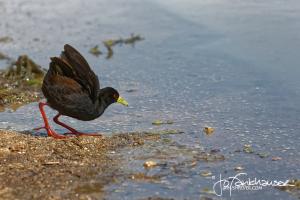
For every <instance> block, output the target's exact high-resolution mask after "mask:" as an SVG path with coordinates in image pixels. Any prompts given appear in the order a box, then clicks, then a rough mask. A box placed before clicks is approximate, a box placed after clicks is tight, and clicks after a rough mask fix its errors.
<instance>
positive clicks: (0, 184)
mask: <svg viewBox="0 0 300 200" xmlns="http://www.w3.org/2000/svg"><path fill="white" fill-rule="evenodd" d="M0 134H1V137H0V199H14V200H15V199H22V200H23V199H95V198H96V199H99V198H101V196H102V195H103V192H102V187H103V186H104V185H106V184H108V183H109V182H112V181H113V180H114V177H115V176H117V172H118V168H119V167H118V166H119V165H120V162H121V161H120V159H118V158H116V157H117V156H114V158H112V157H111V156H109V155H108V154H107V153H108V152H109V151H112V150H113V151H116V150H118V149H120V148H122V147H130V146H138V145H142V144H143V139H141V136H139V134H122V135H116V136H112V137H70V138H67V139H63V140H57V139H53V138H50V137H40V136H39V137H38V136H32V135H26V134H20V133H16V132H12V131H0ZM99 177H101V178H99ZM93 195H95V197H93Z"/></svg>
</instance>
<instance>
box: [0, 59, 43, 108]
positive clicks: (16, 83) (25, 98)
mask: <svg viewBox="0 0 300 200" xmlns="http://www.w3.org/2000/svg"><path fill="white" fill-rule="evenodd" d="M44 75H45V70H44V69H42V67H41V66H39V65H38V64H36V63H35V62H34V61H33V60H32V59H30V58H29V57H28V56H27V55H22V56H19V57H18V59H17V61H13V62H11V64H10V65H9V66H8V67H7V69H5V70H3V71H0V112H1V111H4V110H5V109H6V108H10V109H12V110H16V109H17V108H19V107H20V106H22V105H25V104H28V103H31V102H35V101H38V100H40V99H41V98H43V95H42V92H41V85H42V82H43V78H44Z"/></svg>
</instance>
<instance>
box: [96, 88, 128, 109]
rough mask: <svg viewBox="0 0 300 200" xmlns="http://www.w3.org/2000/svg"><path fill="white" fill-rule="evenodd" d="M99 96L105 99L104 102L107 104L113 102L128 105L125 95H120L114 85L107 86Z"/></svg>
mask: <svg viewBox="0 0 300 200" xmlns="http://www.w3.org/2000/svg"><path fill="white" fill-rule="evenodd" d="M99 98H101V99H102V100H104V102H105V103H106V104H107V105H110V104H112V103H119V104H122V105H124V106H128V103H127V101H126V100H125V99H124V98H123V97H120V95H119V92H118V91H117V90H116V89H114V88H112V87H106V88H103V89H101V90H100V94H99Z"/></svg>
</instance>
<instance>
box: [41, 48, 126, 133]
mask: <svg viewBox="0 0 300 200" xmlns="http://www.w3.org/2000/svg"><path fill="white" fill-rule="evenodd" d="M42 91H43V94H44V96H45V97H46V99H47V103H43V102H40V103H39V109H40V111H41V114H42V117H43V120H44V123H45V125H44V126H43V127H40V128H36V129H35V130H39V129H42V128H45V129H46V131H47V134H48V136H51V137H54V138H65V137H67V136H66V135H69V134H71V135H75V136H82V135H88V136H101V134H97V133H92V134H91V133H82V132H79V131H77V130H75V129H74V128H72V127H70V126H68V125H66V124H64V123H62V122H61V121H59V117H60V116H61V115H65V116H69V117H72V118H75V119H78V120H83V121H89V120H93V119H96V118H98V117H100V116H101V115H102V114H103V112H104V111H105V109H106V108H107V107H108V106H109V105H111V104H112V103H116V102H117V103H120V104H122V105H125V106H128V103H127V101H126V100H125V99H124V98H122V97H120V96H119V92H118V91H117V90H116V89H114V88H112V87H106V88H102V89H100V83H99V80H98V77H97V75H96V74H95V73H94V72H93V71H92V69H91V68H90V66H89V64H88V63H87V61H86V60H85V59H84V57H83V56H82V55H81V54H80V53H79V52H78V51H77V50H76V49H75V48H73V47H72V46H71V45H68V44H66V45H65V46H64V51H63V52H62V53H61V55H60V57H52V58H51V62H50V65H49V70H48V72H47V74H46V76H45V78H44V81H43V85H42ZM45 105H48V106H50V107H51V108H53V109H54V110H57V111H58V114H57V115H56V116H55V117H54V118H53V121H54V122H55V123H57V124H59V125H61V126H63V127H64V128H66V129H68V130H69V131H70V132H68V133H65V134H63V135H61V134H58V133H56V132H55V131H54V130H53V129H52V128H51V127H50V125H49V123H48V120H47V117H46V114H45V111H44V106H45Z"/></svg>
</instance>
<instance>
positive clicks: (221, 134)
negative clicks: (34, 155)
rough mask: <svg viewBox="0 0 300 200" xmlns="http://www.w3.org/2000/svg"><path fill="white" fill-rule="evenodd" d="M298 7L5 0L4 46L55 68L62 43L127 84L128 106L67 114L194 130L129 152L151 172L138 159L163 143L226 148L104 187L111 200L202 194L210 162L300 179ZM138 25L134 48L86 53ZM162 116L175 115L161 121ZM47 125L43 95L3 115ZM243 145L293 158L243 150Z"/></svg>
mask: <svg viewBox="0 0 300 200" xmlns="http://www.w3.org/2000/svg"><path fill="white" fill-rule="evenodd" d="M299 11H300V3H299V2H298V1H293V0H288V1H283V0H276V1H263V2H261V1H255V0H252V1H239V0H225V1H219V0H210V1H207V0H202V1H196V0H188V1H177V0H168V1H163V2H161V1H134V0H132V1H114V2H110V1H79V0H75V1H74V0H72V1H71V0H68V1H58V0H52V1H33V0H31V1H15V0H13V1H0V17H1V19H2V20H1V22H0V36H5V35H9V36H11V37H12V38H13V39H14V41H13V42H11V43H7V44H0V50H1V51H2V52H5V53H6V54H8V55H10V56H12V57H16V56H17V55H19V54H23V53H26V54H28V55H30V56H31V57H32V58H33V59H34V60H35V61H37V63H40V64H42V65H43V66H44V67H46V68H47V65H48V62H49V57H50V56H53V55H58V54H59V53H60V51H61V50H62V47H63V44H64V43H70V44H72V45H74V46H75V47H77V48H78V49H80V51H81V52H82V53H83V54H84V55H85V56H86V58H87V60H88V61H89V63H90V64H91V65H92V66H93V69H94V70H95V72H96V73H97V74H98V75H99V77H100V80H101V86H113V87H115V88H117V89H118V90H119V92H120V93H121V94H122V96H124V97H125V98H126V99H127V100H128V102H129V104H130V107H129V108H124V107H122V106H119V105H113V106H111V107H110V108H109V109H108V110H107V111H106V112H105V114H104V115H103V116H102V117H101V118H99V119H96V120H94V121H91V122H79V121H76V120H73V119H71V118H64V120H65V121H68V123H70V124H72V125H73V126H74V127H76V128H78V129H80V130H84V131H91V132H92V131H94V130H99V131H102V132H105V133H107V134H111V133H115V132H127V131H136V130H153V129H154V130H156V129H165V128H172V129H180V130H183V131H184V134H179V135H174V136H171V138H172V140H173V141H175V142H176V144H177V145H175V146H172V145H171V146H170V145H168V144H167V145H166V144H162V143H160V144H157V146H155V145H154V146H149V147H147V146H146V147H143V149H134V150H132V149H129V150H128V152H127V151H125V150H124V152H120V154H122V155H124V157H125V158H126V161H125V164H124V170H128V171H130V170H131V169H134V170H137V171H143V170H144V169H143V167H142V163H143V162H144V160H143V159H136V157H137V156H139V155H146V156H147V155H148V156H149V157H150V158H151V156H153V155H152V151H154V150H157V149H160V150H162V149H166V150H168V151H170V152H174V154H173V155H170V156H169V157H168V156H167V158H166V160H165V161H166V162H174V163H180V162H181V161H182V160H185V159H186V160H188V159H189V156H191V155H189V154H188V153H182V151H181V150H182V149H184V152H193V150H194V151H197V150H199V149H201V150H203V149H207V150H209V149H220V150H221V153H222V154H224V155H225V157H226V160H225V161H220V162H212V163H206V162H200V163H197V165H196V166H194V167H193V168H189V167H186V166H183V167H181V168H180V169H181V170H182V173H174V172H173V171H170V169H167V168H166V169H161V170H160V171H155V170H154V171H151V172H149V173H153V174H160V175H161V174H166V175H165V176H163V178H162V181H161V182H159V183H152V182H150V183H149V182H146V183H145V182H135V181H130V180H125V181H122V182H120V183H116V184H114V185H111V186H108V187H107V188H106V190H107V192H108V198H109V199H139V198H145V197H148V196H153V195H157V196H161V197H173V198H175V199H184V198H187V199H199V198H200V195H202V193H201V191H202V190H203V189H204V188H210V189H211V188H212V185H213V183H214V182H215V180H212V179H211V178H204V177H202V176H200V172H201V171H202V170H207V169H208V170H210V171H211V172H212V173H213V175H214V176H216V177H219V174H222V175H223V176H225V177H228V176H231V175H235V174H236V173H237V172H235V171H234V170H233V169H234V167H235V166H237V165H242V166H244V167H245V170H244V172H246V173H248V175H249V177H251V178H254V177H257V178H261V179H263V178H264V179H269V180H274V179H277V180H286V179H289V178H299V176H300V170H299V163H300V155H299V151H300V147H299V142H300V141H299V130H300V125H299V121H300V106H299V102H300V101H299V100H300V79H299V78H298V76H299V73H300V68H299V56H298V55H299V52H300V51H299V50H300V35H299V32H300V19H299V18H300V14H299V13H300V12H299ZM131 33H137V34H141V35H142V36H143V37H145V40H144V41H142V42H139V43H137V44H136V45H135V47H134V48H132V47H130V46H121V47H116V48H114V50H115V54H114V56H113V58H112V59H110V60H106V59H104V56H102V57H100V58H97V57H94V56H93V55H90V54H89V53H88V50H89V48H91V47H93V46H94V45H96V44H101V42H102V41H103V40H105V39H110V38H118V37H126V36H129V35H130V34H131ZM101 47H102V46H101ZM102 48H103V50H104V47H102ZM1 64H2V67H4V66H5V64H4V63H1ZM128 90H134V91H133V92H126V91H128ZM47 113H49V116H51V115H54V114H55V111H52V110H50V109H49V110H47ZM155 119H164V120H173V121H174V124H172V125H166V126H161V127H155V126H153V125H152V124H151V122H152V121H153V120H155ZM41 123H42V121H41V119H40V114H39V113H38V108H37V104H36V103H32V104H30V105H27V106H24V107H22V108H20V109H19V110H17V111H16V112H13V113H12V112H10V111H7V112H4V113H1V116H0V128H10V129H16V130H28V129H31V128H32V127H36V126H39V125H40V124H41ZM205 125H208V126H212V127H214V128H215V129H216V131H215V133H214V135H212V136H211V137H206V136H205V135H204V134H203V133H202V129H203V127H204V126H205ZM57 128H59V127H57ZM59 130H61V129H59ZM61 131H62V130H61ZM244 144H252V146H253V149H255V151H256V152H268V153H270V154H271V155H272V156H280V157H282V158H283V159H282V160H281V161H271V158H270V157H269V158H264V159H262V158H259V157H258V156H257V155H255V154H245V153H243V152H242V153H238V152H235V151H236V150H239V149H243V145H244ZM178 149H179V150H178ZM176 152H177V153H176ZM178 152H180V153H182V155H181V154H180V153H179V154H178ZM211 197H213V198H216V196H214V195H212V196H211ZM225 198H229V196H228V194H226V195H225ZM231 198H232V199H254V198H256V199H269V198H273V199H283V198H284V199H297V198H296V197H295V196H292V195H289V194H288V193H285V192H281V191H280V190H277V189H274V188H265V189H263V190H261V191H239V192H234V193H233V194H232V197H231Z"/></svg>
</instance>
